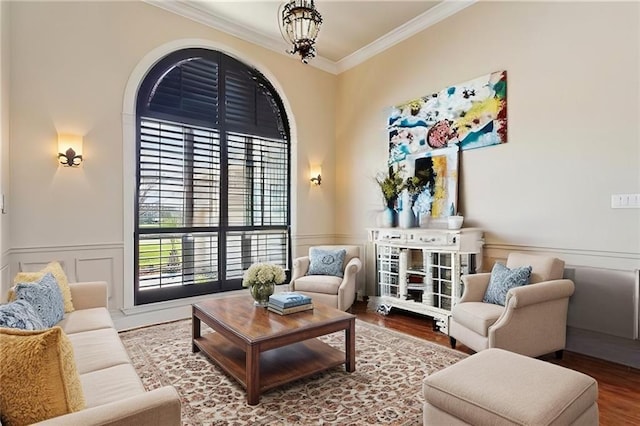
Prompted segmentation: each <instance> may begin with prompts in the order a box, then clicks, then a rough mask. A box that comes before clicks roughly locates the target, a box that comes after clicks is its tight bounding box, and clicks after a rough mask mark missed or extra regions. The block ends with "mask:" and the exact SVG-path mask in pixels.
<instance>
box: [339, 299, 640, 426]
mask: <svg viewBox="0 0 640 426" xmlns="http://www.w3.org/2000/svg"><path fill="white" fill-rule="evenodd" d="M352 313H353V314H355V315H356V316H357V318H358V319H360V320H362V321H366V322H369V323H372V324H376V325H379V326H381V327H386V328H390V329H393V330H397V331H400V332H403V333H406V334H410V335H412V336H415V337H419V338H422V339H425V340H429V341H431V342H435V343H438V344H440V345H443V346H447V347H449V337H448V336H446V335H445V334H443V333H440V332H437V331H433V324H432V321H431V319H430V318H429V317H425V316H421V315H417V314H413V313H411V312H404V311H401V310H396V309H393V310H392V311H391V313H390V314H389V315H388V316H386V317H385V316H383V315H380V314H378V313H376V312H371V311H367V304H366V303H365V302H356V303H355V304H354V305H353V307H352ZM457 349H458V350H460V351H462V352H465V353H468V354H473V353H474V352H473V351H472V350H471V349H469V348H467V347H466V346H464V345H462V344H460V343H458V345H457ZM541 359H543V360H545V361H548V362H552V363H554V364H558V365H561V366H563V367H567V368H570V369H572V370H576V371H580V372H581V373H584V374H587V375H589V376H591V377H593V378H594V379H596V381H597V382H598V409H599V411H600V424H601V425H603V426H621V425H640V370H637V369H634V368H631V367H626V366H623V365H620V364H614V363H612V362H608V361H602V360H599V359H596V358H591V357H588V356H586V355H581V354H577V353H572V352H567V351H565V352H564V357H563V359H561V360H557V359H555V357H554V356H553V355H552V354H550V355H547V356H544V357H542V358H541Z"/></svg>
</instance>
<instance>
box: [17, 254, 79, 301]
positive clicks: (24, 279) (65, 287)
mask: <svg viewBox="0 0 640 426" xmlns="http://www.w3.org/2000/svg"><path fill="white" fill-rule="evenodd" d="M47 272H51V274H52V275H53V277H54V278H55V279H56V281H57V282H58V287H60V293H62V300H63V301H64V311H65V312H73V311H74V308H73V301H72V300H71V288H69V280H67V275H66V274H65V273H64V270H63V269H62V266H60V264H59V263H58V262H51V263H49V264H48V265H47V266H45V268H44V269H42V270H41V271H38V272H18V274H17V275H16V277H15V278H14V279H13V284H18V283H32V282H36V281H40V279H41V278H42V277H43V276H44V274H46V273H47ZM14 299H15V294H13V291H12V290H9V301H10V302H11V301H13V300H14Z"/></svg>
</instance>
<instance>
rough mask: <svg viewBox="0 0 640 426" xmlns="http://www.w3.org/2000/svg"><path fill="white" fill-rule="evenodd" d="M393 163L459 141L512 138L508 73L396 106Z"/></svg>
mask: <svg viewBox="0 0 640 426" xmlns="http://www.w3.org/2000/svg"><path fill="white" fill-rule="evenodd" d="M387 128H388V132H389V164H390V165H391V164H394V163H397V162H400V161H403V160H405V159H406V157H407V156H410V155H416V154H420V153H423V152H429V151H433V150H436V149H441V148H446V147H451V146H454V145H457V146H458V147H459V148H460V149H461V150H466V149H474V148H482V147H485V146H491V145H496V144H501V143H505V142H507V72H506V71H496V72H493V73H491V74H487V75H484V76H482V77H478V78H476V79H473V80H471V81H467V82H466V83H462V84H457V85H455V86H450V87H447V88H446V89H443V90H441V91H440V92H438V93H433V94H431V95H427V96H423V97H421V98H418V99H414V100H412V101H409V102H405V103H403V104H401V105H396V106H394V107H392V108H391V112H390V114H389V119H388V123H387Z"/></svg>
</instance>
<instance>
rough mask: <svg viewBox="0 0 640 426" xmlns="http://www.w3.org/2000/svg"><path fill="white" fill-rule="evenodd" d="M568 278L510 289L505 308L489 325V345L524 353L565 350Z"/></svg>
mask: <svg viewBox="0 0 640 426" xmlns="http://www.w3.org/2000/svg"><path fill="white" fill-rule="evenodd" d="M574 288H575V286H574V284H573V282H572V281H571V280H564V279H563V280H553V281H546V282H542V283H537V284H529V285H525V286H522V287H518V288H512V289H511V290H509V292H508V293H507V299H506V303H505V309H504V311H503V312H502V315H501V316H500V318H498V320H497V321H496V322H495V323H494V324H493V325H492V326H491V327H489V335H488V337H489V347H499V348H502V349H507V350H510V351H512V352H517V353H519V354H523V355H527V356H533V357H536V356H540V355H543V354H547V353H550V352H553V351H557V350H561V349H564V347H565V344H566V330H567V309H568V305H569V297H570V296H571V295H572V294H573V291H574Z"/></svg>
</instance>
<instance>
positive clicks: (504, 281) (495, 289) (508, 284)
mask: <svg viewBox="0 0 640 426" xmlns="http://www.w3.org/2000/svg"><path fill="white" fill-rule="evenodd" d="M530 276H531V266H522V267H519V268H513V269H509V268H507V267H506V266H504V265H502V264H501V263H496V264H495V265H493V269H492V270H491V278H490V279H489V287H487V291H486V292H485V294H484V298H483V299H482V301H483V302H486V303H493V304H495V305H502V306H504V303H505V301H506V299H507V292H508V291H509V290H510V289H512V288H514V287H520V286H523V285H527V284H529V277H530Z"/></svg>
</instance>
